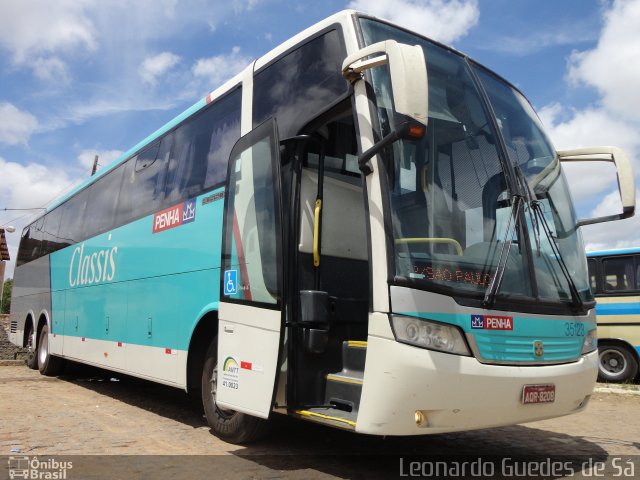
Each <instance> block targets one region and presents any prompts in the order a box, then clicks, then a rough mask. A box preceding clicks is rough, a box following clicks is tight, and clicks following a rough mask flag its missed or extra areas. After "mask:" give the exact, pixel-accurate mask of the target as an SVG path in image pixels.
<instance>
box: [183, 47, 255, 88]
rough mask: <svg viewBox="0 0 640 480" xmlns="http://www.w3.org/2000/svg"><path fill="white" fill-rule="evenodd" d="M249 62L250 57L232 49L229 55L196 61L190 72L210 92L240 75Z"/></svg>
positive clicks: (237, 49)
mask: <svg viewBox="0 0 640 480" xmlns="http://www.w3.org/2000/svg"><path fill="white" fill-rule="evenodd" d="M250 62H251V58H250V57H246V56H244V55H241V54H240V48H239V47H233V49H232V50H231V53H229V54H223V55H216V56H213V57H208V58H200V59H198V61H197V62H196V63H195V65H194V66H193V68H192V69H191V71H192V73H193V75H194V77H195V78H196V79H197V80H199V81H200V82H201V83H203V84H204V87H205V89H206V90H207V91H211V90H212V89H214V88H216V87H218V86H220V85H221V84H222V83H224V82H225V81H226V80H228V79H229V78H231V77H233V76H234V75H236V74H238V73H240V71H241V70H242V69H243V68H245V67H246V66H247V65H249V63H250Z"/></svg>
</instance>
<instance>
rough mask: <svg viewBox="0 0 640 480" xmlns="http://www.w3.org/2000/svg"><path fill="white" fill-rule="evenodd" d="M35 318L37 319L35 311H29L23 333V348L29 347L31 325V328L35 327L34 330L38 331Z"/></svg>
mask: <svg viewBox="0 0 640 480" xmlns="http://www.w3.org/2000/svg"><path fill="white" fill-rule="evenodd" d="M34 318H35V315H34V313H33V310H29V311H28V312H27V317H26V319H25V321H24V330H23V331H22V347H23V348H25V347H26V346H27V343H28V341H29V339H28V338H27V337H28V335H29V324H31V326H32V327H33V330H34V331H36V323H35V322H34V321H33V319H34Z"/></svg>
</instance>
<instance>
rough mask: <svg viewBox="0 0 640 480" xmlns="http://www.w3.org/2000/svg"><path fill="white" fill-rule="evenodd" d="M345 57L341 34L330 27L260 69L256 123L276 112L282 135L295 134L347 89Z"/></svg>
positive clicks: (254, 106)
mask: <svg viewBox="0 0 640 480" xmlns="http://www.w3.org/2000/svg"><path fill="white" fill-rule="evenodd" d="M345 57H346V53H345V50H344V47H343V46H342V42H341V38H340V34H339V33H338V32H337V31H336V30H331V31H330V32H328V33H326V34H325V35H322V36H321V37H318V38H316V39H314V40H312V41H310V42H309V43H306V44H305V45H302V46H301V47H300V48H298V49H296V50H294V51H293V52H291V53H289V54H288V55H286V56H285V57H283V58H281V59H280V60H278V61H277V62H275V63H274V64H273V65H271V66H269V67H267V68H265V69H264V70H262V71H261V72H259V73H258V74H257V75H256V76H255V78H254V80H253V84H254V94H253V126H254V127H255V126H257V125H259V124H261V123H262V122H263V121H264V120H265V119H267V118H268V117H270V116H272V115H273V116H275V117H276V120H277V121H278V132H279V136H280V138H287V137H291V136H293V135H296V134H297V133H298V131H299V129H300V127H302V126H303V125H304V124H305V123H307V122H308V121H309V120H311V119H312V118H313V117H315V116H316V115H317V114H318V113H320V112H321V111H322V110H325V109H326V107H328V106H329V105H330V104H331V103H333V102H334V101H335V100H336V99H337V98H338V97H340V96H341V95H342V94H343V93H345V92H346V91H347V90H348V84H347V82H346V81H345V80H344V79H343V78H342V73H341V70H342V61H343V60H344V58H345Z"/></svg>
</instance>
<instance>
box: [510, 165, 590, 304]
mask: <svg viewBox="0 0 640 480" xmlns="http://www.w3.org/2000/svg"><path fill="white" fill-rule="evenodd" d="M514 170H515V172H516V177H517V178H518V181H519V183H520V185H521V187H522V190H523V191H524V193H525V198H526V202H527V205H528V206H529V208H530V209H531V211H532V212H533V215H532V217H531V223H532V227H533V233H534V236H535V241H536V254H537V255H538V256H540V225H542V230H543V231H544V234H545V236H546V237H547V240H548V241H549V244H550V245H551V250H552V252H553V254H554V255H555V257H556V258H557V259H558V264H559V265H560V271H561V272H562V274H563V275H564V277H565V279H566V280H567V284H568V285H569V291H570V292H571V299H572V301H573V304H574V306H576V307H582V306H583V305H584V302H583V301H582V298H581V297H580V293H579V292H578V287H576V284H575V282H574V281H573V278H571V273H570V272H569V268H568V267H567V264H566V263H565V261H564V258H563V257H562V255H561V254H560V248H559V247H558V245H557V243H556V241H555V238H554V236H553V233H552V231H551V227H550V226H549V222H547V219H546V217H545V216H544V212H543V209H542V203H541V202H540V201H538V200H536V199H535V198H534V195H533V192H532V191H531V187H530V186H529V182H527V179H526V178H525V176H524V173H523V172H522V169H521V168H520V165H518V164H517V163H514Z"/></svg>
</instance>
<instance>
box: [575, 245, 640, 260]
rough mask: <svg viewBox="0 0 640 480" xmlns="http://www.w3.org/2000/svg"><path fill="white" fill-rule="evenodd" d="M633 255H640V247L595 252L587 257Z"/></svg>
mask: <svg viewBox="0 0 640 480" xmlns="http://www.w3.org/2000/svg"><path fill="white" fill-rule="evenodd" d="M632 253H640V247H631V248H618V249H612V250H595V251H593V252H587V257H589V258H591V257H604V256H610V255H629V254H632Z"/></svg>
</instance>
